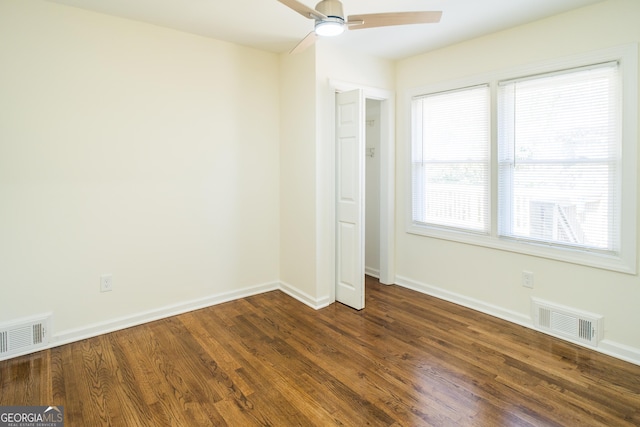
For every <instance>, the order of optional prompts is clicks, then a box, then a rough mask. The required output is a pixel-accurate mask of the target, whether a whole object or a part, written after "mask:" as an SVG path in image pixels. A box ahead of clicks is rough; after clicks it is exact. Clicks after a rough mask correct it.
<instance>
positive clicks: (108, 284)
mask: <svg viewBox="0 0 640 427" xmlns="http://www.w3.org/2000/svg"><path fill="white" fill-rule="evenodd" d="M112 290H113V277H112V276H111V275H110V274H103V275H102V276H100V292H111V291H112Z"/></svg>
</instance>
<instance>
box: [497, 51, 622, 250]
mask: <svg viewBox="0 0 640 427" xmlns="http://www.w3.org/2000/svg"><path fill="white" fill-rule="evenodd" d="M617 85H618V76H617V63H610V64H604V65H599V66H594V67H591V68H586V69H578V70H573V71H566V72H563V73H556V74H552V75H546V76H538V77H534V78H528V79H524V80H516V81H510V82H505V83H503V84H501V85H500V91H499V101H498V102H499V112H500V113H499V146H498V150H499V152H498V158H499V163H500V164H499V195H498V198H499V206H500V209H499V233H500V235H502V236H506V237H514V238H521V239H526V240H534V241H542V242H546V243H549V244H554V245H561V246H578V247H581V248H585V249H596V250H603V251H610V252H617V251H618V250H619V242H620V224H619V215H620V197H619V190H620V178H619V176H620V165H619V152H620V138H619V133H618V128H619V118H618V115H619V107H618V105H619V101H618V99H619V92H618V88H617Z"/></svg>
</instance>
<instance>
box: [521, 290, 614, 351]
mask: <svg viewBox="0 0 640 427" xmlns="http://www.w3.org/2000/svg"><path fill="white" fill-rule="evenodd" d="M531 311H532V313H531V315H532V316H531V317H532V318H533V322H534V325H535V327H536V328H538V329H540V330H541V331H544V332H549V333H551V334H553V335H557V336H560V337H564V338H569V339H571V340H574V341H578V342H581V343H584V344H588V345H590V346H593V347H596V346H597V345H598V342H599V341H600V339H602V334H603V332H604V330H603V318H602V316H599V315H597V314H592V313H587V312H583V311H579V310H575V309H572V308H569V307H564V306H560V305H556V304H552V303H549V302H546V301H543V300H539V299H537V298H532V299H531Z"/></svg>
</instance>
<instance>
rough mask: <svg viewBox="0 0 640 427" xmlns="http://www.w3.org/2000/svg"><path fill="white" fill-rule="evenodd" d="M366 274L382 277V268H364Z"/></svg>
mask: <svg viewBox="0 0 640 427" xmlns="http://www.w3.org/2000/svg"><path fill="white" fill-rule="evenodd" d="M364 274H366V275H367V276H371V277H375V278H376V279H379V278H380V270H378V269H376V268H371V267H366V266H365V268H364Z"/></svg>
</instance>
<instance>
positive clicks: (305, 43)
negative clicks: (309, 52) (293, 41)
mask: <svg viewBox="0 0 640 427" xmlns="http://www.w3.org/2000/svg"><path fill="white" fill-rule="evenodd" d="M317 38H318V36H317V35H316V33H315V31H311V32H310V33H309V34H307V35H306V36H305V38H303V39H302V40H300V42H299V43H298V44H297V45H296V47H294V48H293V49H291V52H289V54H290V55H293V54H295V53H300V52H302V51H303V50H305V49H306V48H308V47H309V46H311V45H312V44H314V43H315V41H316V39H317Z"/></svg>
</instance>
